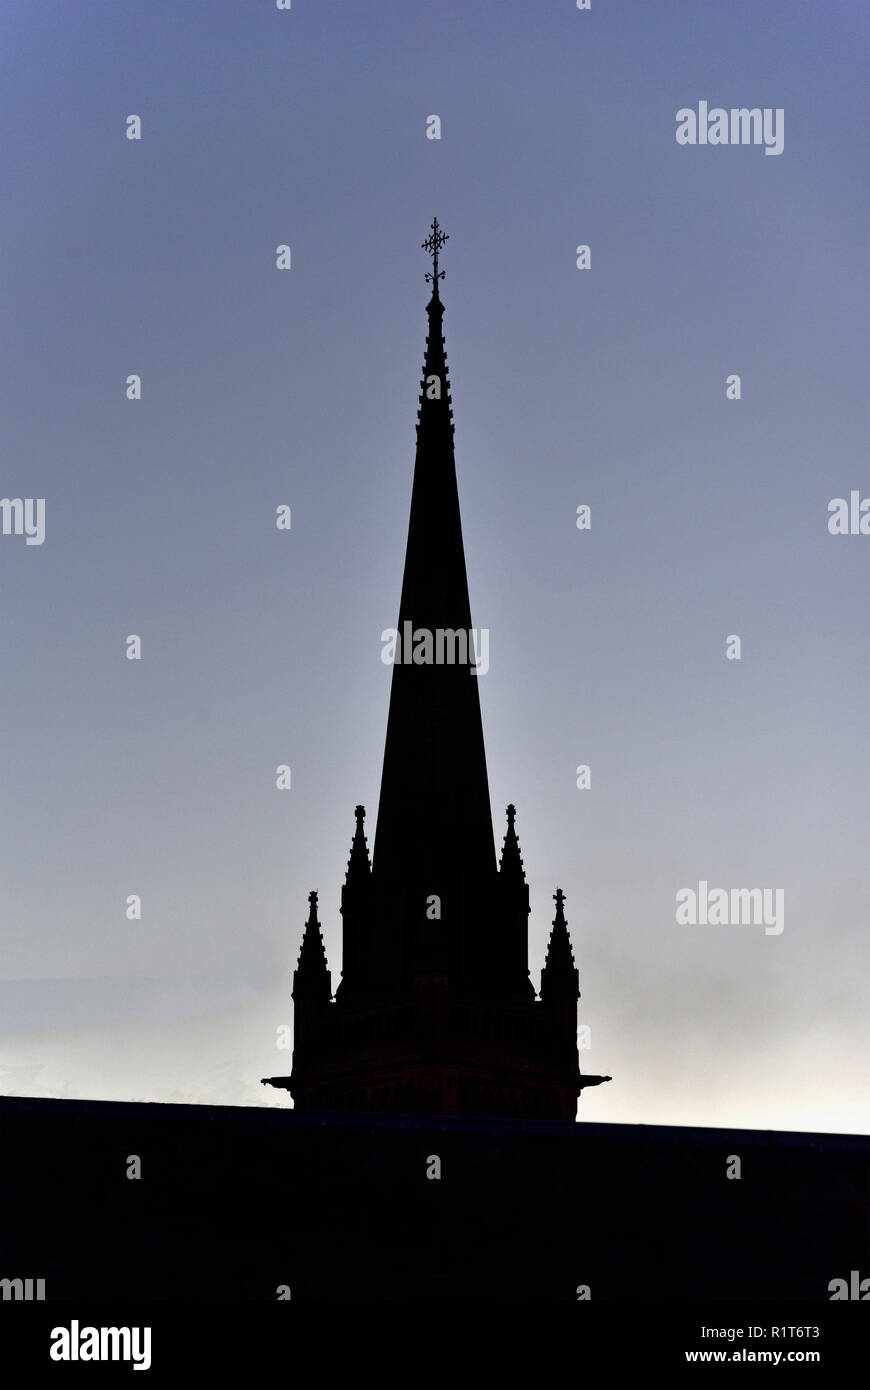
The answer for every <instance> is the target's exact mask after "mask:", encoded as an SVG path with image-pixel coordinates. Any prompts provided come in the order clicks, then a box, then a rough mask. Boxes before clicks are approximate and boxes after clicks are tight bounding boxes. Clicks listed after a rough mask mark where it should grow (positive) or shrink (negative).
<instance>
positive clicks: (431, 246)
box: [421, 217, 450, 298]
mask: <svg viewBox="0 0 870 1390" xmlns="http://www.w3.org/2000/svg"><path fill="white" fill-rule="evenodd" d="M449 240H450V238H449V237H448V235H447V233H446V232H442V230H441V228H440V227H439V226H438V218H437V217H433V218H432V229H431V231H430V232H429V235H428V236H427V238H426V240H425V241H424V242H421V246H422V249H423V250H424V251H429V252H431V254H432V269H431V270H427V271H426V279H427V280H429V281H431V283H432V293H433V294H434V295H435V296H436V298H437V295H438V281H439V280H443V279H444V276H445V274H446V271H443V270H439V269H438V252H439V251H440V250H441V247H442V246H443V245H444V243H445V241H449Z"/></svg>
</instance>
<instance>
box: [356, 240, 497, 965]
mask: <svg viewBox="0 0 870 1390" xmlns="http://www.w3.org/2000/svg"><path fill="white" fill-rule="evenodd" d="M446 240H447V237H446V235H445V234H444V232H442V231H441V229H440V227H439V226H438V221H437V218H436V219H434V220H433V222H432V230H431V233H430V236H429V237H428V238H427V240H426V241H425V242H424V243H423V246H424V248H425V249H426V250H429V251H431V253H432V270H431V272H428V273H427V276H426V278H427V280H429V281H431V283H432V297H431V299H430V301H429V304H428V306H427V313H428V317H429V336H428V337H427V339H426V353H425V360H424V366H423V381H422V384H421V393H420V400H419V412H418V421H417V451H416V460H415V465H414V484H413V491H412V497H411V516H410V522H409V526H408V543H407V549H406V552H405V571H404V577H403V581H402V595H401V602H400V605H399V622H398V628H397V632H398V640H397V644H396V652H395V664H394V666H393V674H392V686H391V691H390V712H389V718H388V721H387V737H386V746H385V750H384V765H383V775H382V779H381V794H380V802H379V806H378V819H377V828H376V832H375V842H374V858H373V863H372V873H373V878H374V880H375V882H376V884H377V886H378V891H379V895H380V894H387V895H391V901H390V902H385V905H384V906H383V907H382V908H381V909H379V911H380V912H381V920H382V921H383V922H385V923H386V921H387V918H388V917H389V914H390V912H392V911H393V910H394V909H395V911H396V912H397V913H399V912H404V913H405V916H406V918H407V914H408V913H410V914H411V915H412V916H413V915H415V914H416V913H417V912H418V911H422V910H423V906H424V904H425V902H426V899H427V897H428V896H429V895H431V894H437V895H439V897H441V899H442V903H443V920H444V922H445V929H446V930H448V931H451V930H455V931H456V932H458V934H459V938H461V939H462V940H463V941H464V942H465V945H464V946H463V950H465V951H466V952H468V951H470V952H471V953H472V954H473V952H474V951H475V950H476V947H475V946H474V944H473V938H474V936H475V927H474V925H473V923H472V921H471V918H472V917H473V916H475V915H477V916H478V917H479V916H480V915H482V912H483V908H482V906H481V904H482V903H483V901H484V894H485V893H486V892H491V891H492V889H493V887H494V881H495V871H496V865H495V842H494V839H493V833H492V815H491V811H490V803H489V785H488V781H487V773H486V754H485V751H484V743H483V727H482V723H481V716H480V695H479V690H478V679H479V677H478V676H477V675H476V674H475V673H474V670H473V665H474V659H475V650H474V646H473V644H472V632H471V605H470V601H469V596H468V579H467V575H466V568H465V551H464V548H463V542H462V523H461V519H460V512H459V494H458V489H457V484H456V465H455V459H454V452H453V419H452V415H451V403H450V388H449V381H448V374H447V356H446V352H445V349H444V335H443V331H442V315H443V311H444V306H443V304H442V303H441V299H440V297H439V294H438V284H439V281H440V280H441V279H442V278H443V276H444V272H443V271H441V270H439V269H438V252H439V250H440V248H441V247H442V246H443V245H444V242H445V241H446ZM427 633H428V634H430V636H429V637H428V638H426V637H425V636H421V634H427ZM457 638H459V640H457ZM466 643H467V644H468V645H467V650H463V648H464V647H465V646H466ZM478 652H480V648H479V647H478ZM415 656H416V658H417V660H416V661H414V659H413V658H414V657H415ZM439 657H440V659H439ZM451 658H452V659H451ZM382 901H384V900H383V899H382ZM399 903H404V904H405V906H404V908H400V907H399ZM460 904H461V908H460ZM460 915H462V917H463V920H462V921H461V922H460V921H459V916H460ZM404 930H405V926H404V925H403V924H402V923H400V922H399V921H398V918H397V919H396V922H395V932H396V933H398V932H403V931H404ZM478 930H479V928H478ZM380 931H381V929H380V928H379V932H380ZM392 932H393V928H391V927H389V926H388V925H385V926H384V928H383V932H382V933H381V935H382V944H383V952H384V956H383V960H384V965H385V968H386V964H387V960H388V958H389V957H390V956H395V955H396V954H397V953H398V954H401V952H400V951H398V952H397V947H398V945H399V943H398V942H397V941H396V939H395V937H394V939H393V941H392V942H391V943H388V940H387V938H388V937H389V936H390V934H391V933H392Z"/></svg>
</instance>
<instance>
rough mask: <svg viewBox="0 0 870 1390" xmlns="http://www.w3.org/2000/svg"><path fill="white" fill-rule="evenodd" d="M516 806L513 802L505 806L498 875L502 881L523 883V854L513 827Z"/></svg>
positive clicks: (524, 878) (524, 877)
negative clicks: (505, 832) (505, 828)
mask: <svg viewBox="0 0 870 1390" xmlns="http://www.w3.org/2000/svg"><path fill="white" fill-rule="evenodd" d="M516 814H517V808H516V806H514V805H513V804H511V805H510V806H508V808H507V822H508V828H507V834H506V835H505V837H504V844H503V845H502V851H501V862H500V864H499V868H498V871H499V875H500V877H501V880H502V882H503V883H507V882H511V883H525V881H526V875H525V870H524V869H523V856H522V855H521V854H520V842H519V840H518V839H517V832H516V830H515V829H514V821H515V819H516Z"/></svg>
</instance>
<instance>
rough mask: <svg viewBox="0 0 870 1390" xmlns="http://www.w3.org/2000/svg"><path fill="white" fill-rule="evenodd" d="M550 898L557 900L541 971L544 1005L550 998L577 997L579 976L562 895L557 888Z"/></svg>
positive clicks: (575, 998)
mask: <svg viewBox="0 0 870 1390" xmlns="http://www.w3.org/2000/svg"><path fill="white" fill-rule="evenodd" d="M553 897H554V898H555V900H556V916H555V917H554V918H553V930H552V932H551V933H550V942H549V945H548V946H547V959H546V961H545V962H544V968H543V970H542V971H541V998H542V1000H544V1002H545V1003H546V1002H547V1001H548V1000H550V999H556V998H557V997H558V998H560V999H564V998H566V997H567V998H570V999H574V1000H577V999H579V997H580V976H579V974H578V973H577V968H576V966H575V965H574V952H573V951H572V950H571V938H570V937H569V935H568V926H567V923H566V921H565V909H564V904H565V894H564V893H563V892H562V890H561V888H557V889H556V891H555V893H554V894H553Z"/></svg>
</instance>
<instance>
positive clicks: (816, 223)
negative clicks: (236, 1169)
mask: <svg viewBox="0 0 870 1390" xmlns="http://www.w3.org/2000/svg"><path fill="white" fill-rule="evenodd" d="M868 31H870V20H868V15H867V11H866V8H865V7H864V6H863V5H861V4H859V3H857V0H841V3H831V4H828V5H825V6H818V5H815V4H809V3H806V0H767V3H766V4H765V5H764V6H759V5H758V4H757V3H754V0H733V2H732V3H730V4H728V5H717V6H713V5H698V4H696V3H692V2H691V0H661V3H657V4H654V5H651V4H650V3H649V0H622V3H616V0H592V5H591V8H590V9H589V10H588V11H578V10H577V8H576V4H575V3H573V0H571V2H570V3H569V0H559V2H558V3H556V2H555V0H541V3H535V4H530V3H527V2H526V3H522V2H521V0H473V3H465V2H464V0H463V2H462V3H460V0H453V2H445V3H439V4H431V3H422V0H382V2H381V3H360V0H355V2H354V3H351V0H316V3H315V0H292V8H291V9H290V10H283V11H279V10H278V9H277V7H276V5H275V3H273V0H211V3H210V4H209V5H208V6H206V5H204V4H202V3H201V0H149V3H148V4H147V5H142V4H140V3H138V0H88V3H84V0H79V3H77V4H74V5H70V4H68V3H62V0H43V3H40V4H39V5H33V4H32V0H5V3H4V5H3V7H2V10H0V55H2V56H0V118H2V122H3V129H4V139H3V142H2V148H3V153H2V156H0V157H2V162H3V178H2V191H0V198H2V213H0V278H2V299H3V306H4V327H5V331H4V332H3V334H2V335H0V392H2V416H3V424H4V448H3V461H2V478H0V493H2V496H3V497H7V498H9V499H13V498H18V497H20V498H22V499H25V498H31V499H38V498H44V499H45V512H44V522H45V532H44V539H43V541H42V544H32V545H31V544H27V540H26V537H25V536H24V535H21V534H14V533H10V534H3V535H0V614H2V630H3V637H4V643H3V677H4V678H3V681H2V683H0V720H2V726H3V729H4V733H5V738H4V743H5V756H4V760H3V781H2V796H0V923H2V933H0V947H2V950H0V1092H2V1093H5V1094H10V1095H33V1096H58V1097H90V1098H105V1099H120V1100H151V1101H170V1102H172V1101H185V1102H199V1103H212V1104H217V1103H220V1104H228V1105H261V1106H262V1105H270V1106H271V1105H277V1106H286V1105H287V1104H288V1103H289V1101H288V1097H287V1095H286V1093H283V1092H277V1091H274V1090H272V1089H270V1088H267V1087H263V1086H261V1085H260V1084H259V1082H260V1078H261V1077H263V1076H270V1075H276V1074H279V1073H282V1072H286V1071H288V1070H289V1062H290V1053H289V1052H288V1051H286V1050H283V1049H282V1048H281V1047H279V1041H280V1040H281V1039H286V1034H285V1033H284V1027H285V1025H287V1024H289V1023H290V1022H291V1019H292V1014H291V1006H290V1000H289V990H290V983H291V975H292V970H293V968H294V965H295V962H296V957H297V954H298V950H299V944H300V941H301V934H302V927H303V924H304V921H305V918H306V916H307V909H308V904H307V895H308V893H309V892H310V891H311V890H312V889H317V890H318V892H319V895H320V917H321V922H322V924H323V931H324V940H325V944H326V948H327V952H328V956H329V962H330V966H331V968H332V971H333V982H334V984H337V982H338V979H339V970H340V917H339V913H338V906H339V893H340V886H341V882H342V879H343V875H344V870H345V866H346V862H347V856H348V853H349V849H350V841H351V836H352V832H353V824H354V819H353V808H354V806H355V805H356V803H358V802H363V803H364V804H365V805H366V807H367V809H368V813H369V820H368V822H367V825H368V829H369V837H370V838H369V842H370V844H371V837H372V835H373V830H374V819H375V813H376V807H377V797H378V790H379V782H380V771H381V761H382V758H383V747H384V734H385V730H386V717H387V706H388V699H389V677H390V671H389V668H388V667H386V666H385V665H384V664H383V663H382V661H381V659H380V655H381V633H382V631H383V630H384V629H386V628H389V627H391V626H393V625H394V624H395V622H396V617H397V613H398V603H399V590H400V584H401V575H402V564H403V556H404V544H405V538H406V531H407V520H408V509H409V503H410V492H411V478H412V467H413V458H414V428H415V420H416V409H417V393H418V389H419V381H420V372H421V364H422V357H423V347H424V338H425V333H426V316H425V304H426V301H427V299H428V288H427V286H426V284H425V282H424V279H423V275H424V272H425V270H426V268H427V259H426V256H425V255H424V253H423V252H422V251H421V249H420V243H421V241H422V240H423V238H424V237H425V236H426V233H427V230H428V227H429V224H430V222H431V219H432V217H433V216H437V217H438V219H439V221H440V222H441V224H442V225H443V227H444V228H445V230H446V231H447V232H448V234H449V236H450V240H449V242H448V243H447V246H446V248H445V250H444V252H443V254H442V266H443V268H445V269H446V271H447V276H446V280H445V281H444V285H443V289H442V298H443V300H444V303H445V306H446V311H445V317H444V326H445V337H446V344H447V353H448V361H449V365H450V376H451V391H452V398H453V407H454V418H455V427H456V457H457V470H458V478H459V488H460V500H461V504H462V511H463V527H464V537H465V548H466V556H467V561H468V570H469V582H470V590H471V603H472V617H473V621H474V623H475V625H476V626H477V627H485V628H487V629H488V630H489V632H490V667H489V670H488V672H487V674H486V675H485V677H482V678H481V680H480V694H481V701H482V710H483V721H484V733H485V738H486V745H487V758H488V769H489V780H490V790H491V794H492V803H493V815H494V823H495V833H496V841H497V844H498V845H500V844H501V840H502V837H503V834H504V808H505V806H506V804H507V803H508V802H509V801H510V802H514V803H515V804H516V806H517V832H518V835H519V838H520V844H521V848H522V852H523V856H524V860H525V867H526V873H527V877H528V879H529V883H530V888H531V902H532V916H531V927H530V964H531V968H532V978H533V980H534V981H535V983H536V984H537V983H538V981H539V972H540V968H541V965H542V964H543V954H544V950H545V945H546V939H547V936H548V934H549V930H550V923H551V921H552V917H553V913H554V904H553V899H552V895H553V893H554V891H555V889H556V888H557V887H560V888H562V889H563V890H564V892H565V894H566V905H565V906H566V916H567V920H568V924H569V930H570V933H571V936H572V941H573V945H574V952H575V958H576V961H577V964H578V967H579V970H580V988H581V991H582V998H581V1001H580V1022H581V1024H582V1025H584V1027H586V1028H588V1029H589V1033H588V1035H584V1041H588V1043H589V1046H588V1048H584V1050H583V1051H582V1053H581V1063H582V1066H583V1069H584V1070H586V1071H590V1072H595V1073H599V1074H600V1073H604V1074H609V1075H611V1076H612V1077H613V1080H612V1082H610V1083H609V1084H607V1085H605V1086H600V1087H597V1088H595V1089H594V1090H589V1091H587V1092H586V1093H585V1094H584V1096H583V1098H582V1101H581V1104H580V1109H579V1111H578V1115H579V1118H581V1119H586V1120H594V1121H601V1122H614V1123H616V1122H619V1123H644V1124H653V1123H655V1124H674V1125H722V1126H727V1127H749V1128H758V1129H796V1130H819V1131H840V1132H853V1133H855V1132H857V1133H863V1132H867V1130H868V1124H870V1115H868V1110H870V1107H868V1086H867V1080H866V1063H867V1057H868V1054H870V1024H868V1016H870V1010H868V985H867V981H868V975H870V944H868V942H870V937H868V925H870V891H868V869H867V863H868V860H867V848H868V838H870V815H868V791H867V788H868V774H870V738H868V717H867V690H868V686H870V644H868V640H867V639H868V604H867V593H868V566H870V536H865V535H861V534H857V535H850V534H849V535H833V534H831V532H830V531H829V526H828V523H829V520H830V514H829V502H830V501H831V499H834V498H838V497H839V498H845V499H847V500H848V499H849V498H850V494H851V492H852V491H856V492H857V493H858V496H859V498H864V497H870V469H868V463H867V458H868V453H867V445H868V419H867V372H868V365H870V364H868V340H867V331H866V323H867V309H868V301H867V286H868V275H867V259H868V258H867V230H868V185H867V171H866V140H865V130H866V124H867V117H868V111H867V82H866V63H867V47H868V42H867V41H868ZM701 102H705V103H707V106H708V108H710V109H712V108H715V107H722V108H725V109H727V110H730V108H732V107H733V108H740V107H749V108H755V107H757V108H759V109H762V110H763V109H769V110H770V111H771V112H774V111H778V110H780V111H782V113H783V116H782V133H783V141H782V150H781V152H780V153H778V154H772V155H768V154H766V153H765V147H764V145H763V144H755V145H752V144H743V145H740V144H729V145H712V144H706V145H701V144H695V145H687V144H679V143H678V142H677V139H676V130H677V127H678V120H677V113H678V112H680V111H681V110H683V109H691V110H693V111H695V112H697V111H698V109H699V103H701ZM131 115H138V116H139V117H140V120H141V139H138V140H136V139H132V140H131V139H128V138H127V131H128V129H129V125H128V117H130V116H131ZM434 115H437V116H438V117H439V120H440V126H441V128H440V139H432V138H428V136H427V130H429V131H430V132H431V131H432V129H433V124H432V122H431V119H430V118H431V117H432V116H434ZM282 245H286V246H289V247H290V251H291V255H290V261H291V264H290V268H289V269H287V270H280V269H278V267H277V264H276V261H277V254H276V253H277V248H278V247H279V246H282ZM580 245H586V246H588V247H589V248H590V265H589V268H588V269H578V266H577V260H578V256H577V247H578V246H580ZM735 374H736V375H738V376H739V378H740V399H739V400H738V399H729V398H728V395H727V390H726V381H727V379H728V378H729V377H732V376H733V375H735ZM131 375H137V376H139V378H140V380H141V399H138V400H130V399H128V398H127V390H128V386H127V383H128V378H129V377H130V376H131ZM730 390H731V394H732V395H733V392H734V387H733V386H732V387H731V388H730ZM583 505H586V506H588V507H590V509H591V526H590V528H589V529H588V530H580V529H578V526H577V508H578V507H579V506H583ZM280 506H288V507H290V509H291V517H292V524H291V527H290V529H289V530H279V529H278V528H277V526H276V509H277V508H278V507H280ZM131 635H136V636H138V637H140V639H141V659H140V660H129V659H128V657H127V643H128V637H130V636H131ZM734 636H739V638H740V642H741V649H740V659H739V660H736V659H729V657H728V656H727V654H726V646H727V642H728V639H729V638H731V637H734ZM732 651H733V644H732ZM280 765H287V766H289V767H290V768H291V786H290V788H289V790H279V789H278V787H277V786H276V768H277V767H278V766H280ZM580 765H587V766H588V767H589V769H590V778H591V783H590V786H589V787H588V788H584V789H580V788H578V786H577V775H576V770H577V768H578V766H580ZM702 881H704V882H706V883H707V884H708V885H709V890H710V891H711V892H712V890H713V889H714V888H724V889H726V890H730V889H732V888H736V889H741V888H742V889H751V888H754V887H762V888H769V889H771V890H781V891H782V893H783V900H782V901H783V903H784V911H783V929H782V930H781V931H780V932H776V933H774V932H768V931H767V930H766V929H765V926H764V925H763V924H761V923H747V922H736V923H735V922H731V923H730V924H727V925H726V924H722V923H715V924H712V923H706V924H705V923H698V924H695V925H691V924H686V923H682V924H681V923H678V922H677V920H676V906H675V904H676V895H677V894H678V893H679V892H680V891H681V890H683V889H686V888H692V889H694V890H696V891H700V889H699V885H700V883H701V882H702ZM131 895H138V897H139V898H140V899H141V918H140V919H139V920H129V919H128V916H127V911H128V908H127V903H128V899H129V898H130V896H131Z"/></svg>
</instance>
